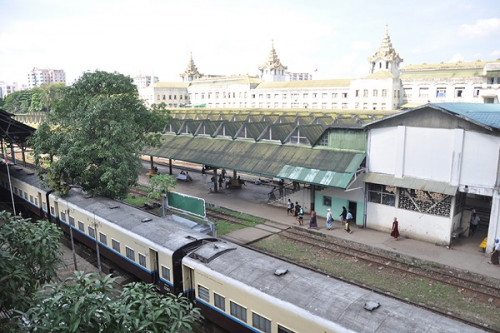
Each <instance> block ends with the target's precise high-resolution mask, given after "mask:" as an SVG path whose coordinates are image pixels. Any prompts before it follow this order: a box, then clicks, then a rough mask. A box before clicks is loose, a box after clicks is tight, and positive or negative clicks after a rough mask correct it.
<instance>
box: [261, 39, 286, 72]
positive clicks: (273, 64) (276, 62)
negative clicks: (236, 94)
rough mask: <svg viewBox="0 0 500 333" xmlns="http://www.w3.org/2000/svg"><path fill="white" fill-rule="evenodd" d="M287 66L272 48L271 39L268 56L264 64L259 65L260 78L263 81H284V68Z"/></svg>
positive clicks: (272, 42)
mask: <svg viewBox="0 0 500 333" xmlns="http://www.w3.org/2000/svg"><path fill="white" fill-rule="evenodd" d="M287 68H288V67H287V66H284V65H283V64H282V63H281V61H280V59H279V58H278V54H277V53H276V50H275V49H274V40H273V41H271V51H270V52H269V56H268V57H267V60H266V61H265V62H264V64H263V65H262V66H259V70H260V73H261V77H262V79H263V80H265V81H284V79H285V69H287Z"/></svg>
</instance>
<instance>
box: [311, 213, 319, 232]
mask: <svg viewBox="0 0 500 333" xmlns="http://www.w3.org/2000/svg"><path fill="white" fill-rule="evenodd" d="M309 229H318V219H317V217H316V212H315V211H314V210H311V220H310V221H309Z"/></svg>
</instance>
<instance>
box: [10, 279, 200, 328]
mask: <svg viewBox="0 0 500 333" xmlns="http://www.w3.org/2000/svg"><path fill="white" fill-rule="evenodd" d="M75 273H76V275H75V277H71V278H68V279H66V281H64V282H63V283H61V284H49V285H46V286H45V288H44V289H43V290H41V291H40V292H39V293H37V298H36V299H37V302H36V303H35V304H36V305H35V306H33V307H32V308H31V309H29V310H28V311H26V312H25V313H20V315H19V316H18V317H17V319H18V323H19V325H20V327H21V329H22V331H23V332H38V333H43V332H47V333H49V332H89V333H93V332H96V333H97V332H115V333H128V332H165V333H181V332H191V331H192V324H193V323H195V322H196V321H197V320H198V319H199V318H200V314H199V309H196V308H194V307H193V305H192V303H190V302H189V300H188V299H187V298H185V297H182V296H175V295H172V294H168V295H164V296H163V295H160V294H159V293H158V292H157V291H156V290H155V287H154V286H153V285H149V284H146V283H144V282H138V283H130V284H128V285H126V286H125V287H124V288H123V290H122V291H121V292H118V290H116V289H115V288H114V286H113V282H114V280H116V278H112V277H111V276H110V275H108V276H104V277H101V276H100V275H98V274H97V273H89V274H84V273H83V272H75Z"/></svg>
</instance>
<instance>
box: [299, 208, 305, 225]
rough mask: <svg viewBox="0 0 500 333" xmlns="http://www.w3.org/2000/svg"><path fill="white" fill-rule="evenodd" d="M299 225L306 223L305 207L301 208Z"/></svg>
mask: <svg viewBox="0 0 500 333" xmlns="http://www.w3.org/2000/svg"><path fill="white" fill-rule="evenodd" d="M299 225H304V208H302V207H300V208H299Z"/></svg>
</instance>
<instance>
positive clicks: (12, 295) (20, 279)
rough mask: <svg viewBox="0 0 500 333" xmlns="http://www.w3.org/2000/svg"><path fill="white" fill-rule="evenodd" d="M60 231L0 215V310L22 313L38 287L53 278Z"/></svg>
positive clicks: (45, 222)
mask: <svg viewBox="0 0 500 333" xmlns="http://www.w3.org/2000/svg"><path fill="white" fill-rule="evenodd" d="M61 234H62V233H61V230H60V229H59V228H58V227H57V226H56V225H54V224H51V223H49V222H48V221H39V222H36V223H33V222H31V220H30V219H24V218H22V217H20V216H12V215H11V214H10V213H8V212H5V211H3V212H0V285H1V286H2V287H1V288H0V309H3V310H10V309H18V310H25V309H27V308H28V307H30V305H31V301H32V298H33V295H34V293H35V292H36V291H37V289H38V288H40V286H41V285H43V284H44V283H47V282H49V281H51V280H52V279H53V278H55V276H56V269H57V265H58V264H59V263H60V259H59V254H60V243H59V239H60V237H61Z"/></svg>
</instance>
